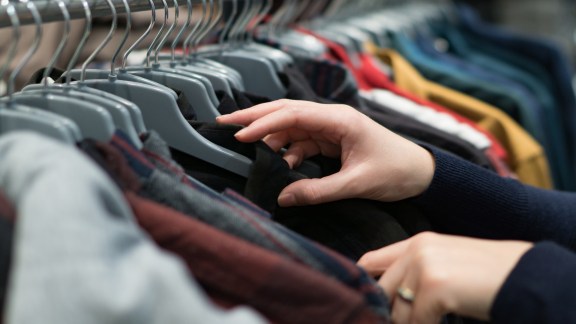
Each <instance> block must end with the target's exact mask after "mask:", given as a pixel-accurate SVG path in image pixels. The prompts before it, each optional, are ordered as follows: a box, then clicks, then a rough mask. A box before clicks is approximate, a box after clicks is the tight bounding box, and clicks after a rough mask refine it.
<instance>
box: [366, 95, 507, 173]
mask: <svg viewBox="0 0 576 324" xmlns="http://www.w3.org/2000/svg"><path fill="white" fill-rule="evenodd" d="M364 102H365V104H364V107H365V108H364V109H363V110H362V113H364V114H365V115H367V116H368V117H370V118H372V119H373V120H374V121H376V122H377V123H379V124H380V125H382V126H384V127H386V128H388V129H390V130H392V131H393V132H396V133H398V134H400V135H407V136H409V137H412V138H415V139H418V140H420V141H422V142H424V143H428V144H432V145H433V146H436V147H438V148H441V149H443V150H445V151H448V152H450V153H452V154H455V155H457V156H459V157H461V158H463V159H465V160H467V161H470V162H472V163H474V164H476V165H478V166H481V167H483V168H485V169H488V170H491V171H494V172H496V170H495V169H494V167H493V165H492V163H491V162H490V159H488V157H487V156H486V154H485V153H484V152H483V151H482V150H479V149H477V148H475V147H474V146H473V145H472V144H470V143H468V142H466V141H465V140H463V139H460V138H458V137H456V136H454V135H451V134H448V133H446V132H443V131H442V130H439V129H436V128H434V127H432V126H429V125H426V124H424V123H422V122H420V121H418V120H416V119H414V118H412V117H410V116H406V115H403V114H401V113H399V112H397V111H394V110H393V109H390V108H388V107H386V106H384V105H382V104H380V103H377V102H374V101H371V100H364Z"/></svg>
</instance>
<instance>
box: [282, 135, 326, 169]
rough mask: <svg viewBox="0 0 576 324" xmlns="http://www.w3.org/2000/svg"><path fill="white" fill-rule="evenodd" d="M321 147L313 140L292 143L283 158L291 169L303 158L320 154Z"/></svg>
mask: <svg viewBox="0 0 576 324" xmlns="http://www.w3.org/2000/svg"><path fill="white" fill-rule="evenodd" d="M320 152H321V149H320V146H319V145H318V143H316V142H314V141H311V140H309V141H302V142H296V143H292V145H290V147H289V148H288V150H287V151H286V153H284V160H285V161H286V162H288V165H289V166H290V168H291V169H293V168H295V167H298V166H299V165H300V164H301V163H302V161H304V160H305V159H307V158H309V157H312V156H316V155H318V154H320Z"/></svg>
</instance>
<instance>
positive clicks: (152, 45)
mask: <svg viewBox="0 0 576 324" xmlns="http://www.w3.org/2000/svg"><path fill="white" fill-rule="evenodd" d="M162 6H163V8H164V21H162V25H161V26H160V29H159V30H158V33H156V36H154V39H153V40H152V43H150V46H149V47H148V50H147V51H146V67H147V68H149V67H150V57H151V56H152V51H153V50H154V48H155V46H156V43H157V42H158V41H159V40H160V36H162V32H164V28H166V23H167V22H168V18H169V12H168V3H167V2H166V0H162Z"/></svg>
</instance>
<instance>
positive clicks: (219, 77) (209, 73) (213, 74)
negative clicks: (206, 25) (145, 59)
mask: <svg viewBox="0 0 576 324" xmlns="http://www.w3.org/2000/svg"><path fill="white" fill-rule="evenodd" d="M203 2H204V6H205V5H206V0H204V1H203ZM187 12H188V15H187V19H186V23H185V24H184V25H183V26H182V28H181V29H180V31H179V32H178V35H177V36H176V37H175V38H174V40H173V42H172V45H171V46H170V56H169V57H165V58H164V59H162V58H159V60H160V61H161V62H164V63H163V65H165V66H170V67H171V68H174V69H177V70H181V71H185V72H191V73H195V74H197V75H201V76H203V77H205V78H206V79H208V80H209V81H210V83H211V84H212V85H213V88H214V90H220V91H224V92H225V93H226V94H228V95H229V96H230V97H233V94H232V85H233V82H234V81H233V79H232V76H231V75H229V74H227V73H226V71H221V70H218V69H212V68H209V67H206V66H201V65H195V64H192V62H193V61H192V62H189V61H188V60H187V58H186V54H185V53H183V54H182V55H181V56H180V57H179V58H178V60H176V55H175V52H176V45H177V44H178V41H179V40H180V38H181V36H182V34H183V33H184V31H186V30H187V29H188V27H189V26H190V23H191V18H192V2H191V0H187ZM204 14H206V10H205V9H204ZM200 23H201V21H198V23H197V24H196V26H195V28H193V29H192V32H191V34H190V36H192V34H193V33H194V31H195V30H196V29H197V27H198V25H199V24H200ZM186 45H188V43H187V42H184V49H186ZM184 52H185V51H184ZM168 58H169V59H168Z"/></svg>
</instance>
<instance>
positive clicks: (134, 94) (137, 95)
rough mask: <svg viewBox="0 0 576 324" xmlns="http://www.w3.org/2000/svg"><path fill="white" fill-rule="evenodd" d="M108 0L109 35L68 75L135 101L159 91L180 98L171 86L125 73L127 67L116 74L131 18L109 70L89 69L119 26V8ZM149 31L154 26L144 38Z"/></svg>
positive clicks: (156, 93) (141, 39)
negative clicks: (117, 11) (110, 16)
mask: <svg viewBox="0 0 576 324" xmlns="http://www.w3.org/2000/svg"><path fill="white" fill-rule="evenodd" d="M106 2H107V4H108V6H109V8H110V11H111V12H112V26H111V28H110V31H109V32H108V35H107V36H106V38H105V39H104V41H103V42H102V43H101V44H99V46H98V47H97V48H96V50H94V52H93V53H92V54H91V55H90V56H89V57H88V58H87V59H86V61H84V63H83V64H82V68H81V69H73V70H71V71H68V72H67V75H66V77H67V78H69V77H71V78H75V79H80V82H81V83H82V85H83V86H86V87H91V88H97V89H99V90H103V91H106V92H110V93H113V94H115V93H116V92H117V93H120V94H122V96H123V97H124V96H127V97H124V98H125V99H127V100H129V101H132V102H135V101H136V100H138V99H141V98H152V97H154V96H157V95H162V94H159V91H162V92H164V94H163V95H170V96H172V97H173V98H174V100H176V99H178V95H177V94H176V92H174V91H173V90H172V89H170V88H168V87H165V86H164V85H162V84H159V83H157V82H154V81H151V80H148V79H145V78H142V77H139V76H136V75H132V74H129V73H126V71H124V70H119V71H118V73H116V67H115V63H116V58H117V57H118V54H119V53H120V50H121V47H122V46H123V44H124V43H125V42H126V40H127V39H128V34H129V32H130V28H131V24H132V21H131V19H128V20H127V22H126V32H125V33H124V36H123V39H122V41H121V42H120V46H119V47H118V48H117V49H116V51H115V52H114V55H113V57H112V64H111V68H110V70H96V69H87V67H88V65H89V64H90V63H91V62H92V61H93V60H94V59H95V58H96V56H97V55H98V53H99V52H101V51H102V49H103V48H104V47H106V45H107V44H108V42H110V40H111V39H112V37H113V36H114V33H115V32H116V29H117V27H118V18H117V14H116V9H115V8H114V3H113V2H112V1H111V0H106ZM124 4H125V7H126V8H129V7H128V4H127V3H124ZM152 15H153V17H154V18H155V15H156V13H155V11H153V12H152ZM128 17H129V16H128ZM154 20H155V19H154ZM164 26H165V25H162V28H161V30H163V28H164ZM150 31H151V27H149V28H148V30H147V31H146V33H144V35H143V37H145V36H147V35H148V34H149V32H150ZM143 37H140V38H139V39H138V40H137V41H136V43H137V44H139V43H141V42H142V41H143V39H144V38H143ZM157 38H158V37H156V38H155V39H154V41H156V40H157ZM153 43H154V42H153ZM151 51H152V48H150V49H149V52H148V55H149V54H150V52H151ZM126 81H128V83H126ZM137 83H139V84H145V85H149V86H150V87H139V86H137ZM151 87H155V88H156V89H155V90H154V91H151V90H150V89H151Z"/></svg>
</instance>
